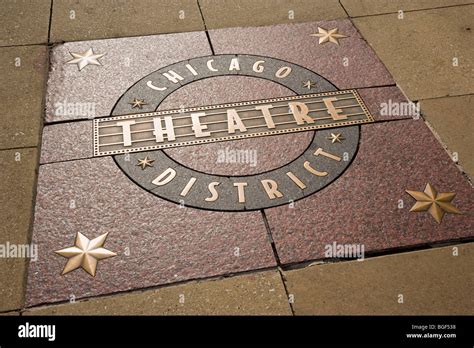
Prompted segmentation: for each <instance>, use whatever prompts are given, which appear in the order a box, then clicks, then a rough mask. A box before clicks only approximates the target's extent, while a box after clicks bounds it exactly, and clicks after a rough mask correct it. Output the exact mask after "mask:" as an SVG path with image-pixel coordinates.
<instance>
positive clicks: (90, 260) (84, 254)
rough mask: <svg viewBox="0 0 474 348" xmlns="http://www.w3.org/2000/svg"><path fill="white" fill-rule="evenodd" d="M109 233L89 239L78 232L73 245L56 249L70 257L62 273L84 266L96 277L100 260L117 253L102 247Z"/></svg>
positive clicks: (60, 253) (57, 252) (58, 252)
mask: <svg viewBox="0 0 474 348" xmlns="http://www.w3.org/2000/svg"><path fill="white" fill-rule="evenodd" d="M107 235H108V233H104V234H103V235H101V236H99V237H97V238H95V239H92V240H89V239H88V238H87V237H86V236H84V235H83V234H82V233H80V232H78V233H77V235H76V242H75V245H74V246H73V247H70V248H66V249H61V250H57V251H55V253H56V254H59V255H61V256H64V257H66V258H68V259H69V260H68V261H67V263H66V266H64V270H63V273H62V274H61V275H64V274H66V273H69V272H72V271H74V270H75V269H78V268H82V269H83V270H85V271H86V272H87V273H89V274H90V275H91V276H93V277H95V271H96V268H97V263H98V261H99V260H103V259H108V258H109V257H114V256H116V255H117V254H116V253H113V252H111V251H110V250H107V249H104V248H103V247H102V246H103V245H104V243H105V239H106V238H107Z"/></svg>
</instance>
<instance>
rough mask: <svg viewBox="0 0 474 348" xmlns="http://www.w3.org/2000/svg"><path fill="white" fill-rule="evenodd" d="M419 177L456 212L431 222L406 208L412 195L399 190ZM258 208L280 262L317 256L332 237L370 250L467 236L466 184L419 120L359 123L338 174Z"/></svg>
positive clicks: (472, 230) (472, 224) (470, 203)
mask: <svg viewBox="0 0 474 348" xmlns="http://www.w3.org/2000/svg"><path fill="white" fill-rule="evenodd" d="M427 183H431V184H432V185H433V186H434V187H435V188H436V189H437V190H438V192H455V193H456V197H455V199H454V201H453V204H454V205H455V206H456V207H457V208H458V209H459V210H461V211H462V212H463V215H454V214H447V215H445V216H444V218H443V221H442V223H441V224H438V223H437V222H436V221H435V220H434V219H433V217H431V215H429V214H428V213H426V212H420V213H414V212H409V210H410V208H411V207H412V206H413V204H414V203H415V200H414V199H413V198H412V197H410V196H409V195H408V194H406V193H405V190H407V189H408V190H415V191H423V190H424V188H425V185H426V184H427ZM399 200H402V201H403V208H402V209H399V208H398V205H399V203H400V201H399ZM265 213H266V216H267V219H268V222H269V225H270V228H271V231H272V234H273V239H274V241H275V245H276V248H277V252H278V255H279V257H280V260H281V261H282V262H283V263H286V264H288V263H294V262H300V261H305V260H313V259H321V258H324V257H325V256H324V252H325V246H326V245H328V244H332V243H333V242H336V243H338V244H347V243H348V244H352V243H357V244H359V243H360V244H363V245H364V248H365V252H371V251H380V250H384V249H391V248H396V247H402V246H409V245H417V244H425V243H432V242H439V241H446V240H451V239H458V238H463V237H472V236H474V191H473V189H472V187H471V186H470V184H469V182H468V181H467V180H466V178H465V177H464V176H463V175H462V174H461V173H460V172H459V170H458V169H457V168H456V166H455V165H454V163H453V162H452V161H451V159H450V158H449V156H448V154H447V153H446V152H445V151H444V150H443V149H442V148H441V146H440V144H439V143H438V142H437V140H436V139H435V137H434V136H433V134H432V133H431V131H430V130H429V129H428V128H427V126H426V125H425V124H424V122H423V121H421V120H418V121H414V120H406V121H396V122H384V123H376V124H370V125H363V126H362V132H361V140H360V148H359V152H358V154H357V156H356V158H355V159H354V162H353V163H352V164H351V166H350V167H349V169H348V170H347V171H346V172H345V173H344V174H342V175H341V177H339V178H338V179H337V180H336V181H335V182H334V183H332V184H331V185H329V186H328V187H326V188H325V189H323V190H322V191H319V192H317V193H316V194H313V195H312V196H309V197H307V198H304V199H302V200H300V201H298V202H296V203H295V207H294V208H289V206H280V207H276V208H271V209H266V210H265Z"/></svg>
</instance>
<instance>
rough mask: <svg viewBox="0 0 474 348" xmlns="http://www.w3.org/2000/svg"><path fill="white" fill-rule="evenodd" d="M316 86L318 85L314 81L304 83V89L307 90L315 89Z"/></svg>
mask: <svg viewBox="0 0 474 348" xmlns="http://www.w3.org/2000/svg"><path fill="white" fill-rule="evenodd" d="M314 86H316V83H315V82H313V81H310V80H308V81H306V82H303V87H305V88H307V89H311V88H313V87H314Z"/></svg>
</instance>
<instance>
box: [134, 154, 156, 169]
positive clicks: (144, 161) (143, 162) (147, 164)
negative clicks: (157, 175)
mask: <svg viewBox="0 0 474 348" xmlns="http://www.w3.org/2000/svg"><path fill="white" fill-rule="evenodd" d="M153 162H155V160H152V159H150V158H148V156H145V158H144V159H139V160H138V164H137V166H140V167H142V169H143V170H145V168H146V167H153V165H152V163H153Z"/></svg>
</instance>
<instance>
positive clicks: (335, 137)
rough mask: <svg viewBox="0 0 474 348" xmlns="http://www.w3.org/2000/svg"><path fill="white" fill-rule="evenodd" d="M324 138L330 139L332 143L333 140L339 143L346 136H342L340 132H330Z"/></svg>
mask: <svg viewBox="0 0 474 348" xmlns="http://www.w3.org/2000/svg"><path fill="white" fill-rule="evenodd" d="M326 139H329V140H331V142H332V143H333V144H334V143H335V142H338V143H341V142H342V141H343V140H345V139H346V138H344V137H343V136H342V134H341V133H336V134H334V133H331V135H330V136H328V137H327V138H326Z"/></svg>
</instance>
